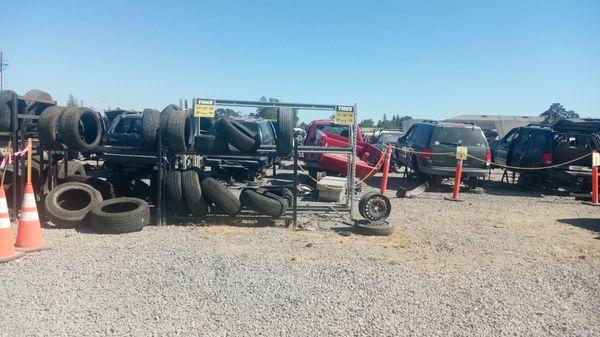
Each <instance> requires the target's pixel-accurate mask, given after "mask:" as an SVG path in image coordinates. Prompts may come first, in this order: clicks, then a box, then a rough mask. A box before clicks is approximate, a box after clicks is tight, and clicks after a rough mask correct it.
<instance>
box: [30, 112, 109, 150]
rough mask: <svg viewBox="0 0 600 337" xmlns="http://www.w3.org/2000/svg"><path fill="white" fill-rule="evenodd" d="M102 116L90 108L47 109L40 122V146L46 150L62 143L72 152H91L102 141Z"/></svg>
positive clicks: (41, 115)
mask: <svg viewBox="0 0 600 337" xmlns="http://www.w3.org/2000/svg"><path fill="white" fill-rule="evenodd" d="M102 130H103V129H102V122H101V120H100V115H99V114H98V113H96V112H95V111H92V110H91V109H88V108H80V107H74V108H65V107H59V106H51V107H48V108H46V109H45V110H44V111H43V112H42V113H41V114H40V118H39V121H38V135H39V139H40V145H41V146H42V147H43V148H45V149H51V148H54V147H56V145H57V143H58V142H60V143H62V144H63V145H65V146H67V147H68V148H69V149H72V150H79V151H91V150H94V148H96V146H97V145H98V144H99V143H100V141H101V139H102V132H103V131H102Z"/></svg>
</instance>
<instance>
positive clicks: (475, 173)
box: [419, 166, 490, 178]
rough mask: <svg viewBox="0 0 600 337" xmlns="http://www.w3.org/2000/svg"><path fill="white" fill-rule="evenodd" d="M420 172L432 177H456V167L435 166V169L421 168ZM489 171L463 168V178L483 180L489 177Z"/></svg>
mask: <svg viewBox="0 0 600 337" xmlns="http://www.w3.org/2000/svg"><path fill="white" fill-rule="evenodd" d="M419 171H421V172H422V173H425V174H427V175H432V176H442V177H454V176H455V175H456V167H439V166H433V167H427V166H425V167H423V166H422V167H419ZM489 172H490V171H489V169H482V168H472V167H463V169H462V176H463V177H466V178H469V177H477V178H482V177H485V176H487V175H488V173H489Z"/></svg>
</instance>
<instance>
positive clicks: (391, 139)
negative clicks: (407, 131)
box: [377, 132, 402, 144]
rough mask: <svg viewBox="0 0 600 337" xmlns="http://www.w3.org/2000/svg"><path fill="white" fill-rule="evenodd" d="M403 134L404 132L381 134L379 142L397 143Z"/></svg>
mask: <svg viewBox="0 0 600 337" xmlns="http://www.w3.org/2000/svg"><path fill="white" fill-rule="evenodd" d="M401 135H402V133H400V132H390V133H384V134H382V135H381V136H379V139H378V140H377V142H378V143H380V144H388V143H395V142H396V141H397V140H398V138H399V137H400V136H401Z"/></svg>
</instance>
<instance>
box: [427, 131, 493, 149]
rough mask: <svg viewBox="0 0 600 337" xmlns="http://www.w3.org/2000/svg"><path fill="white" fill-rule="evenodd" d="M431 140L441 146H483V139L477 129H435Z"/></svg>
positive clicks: (481, 133)
mask: <svg viewBox="0 0 600 337" xmlns="http://www.w3.org/2000/svg"><path fill="white" fill-rule="evenodd" d="M433 140H434V142H436V143H437V144H443V145H463V146H485V137H484V136H483V132H481V129H478V128H456V127H454V128H436V132H435V134H434V137H433Z"/></svg>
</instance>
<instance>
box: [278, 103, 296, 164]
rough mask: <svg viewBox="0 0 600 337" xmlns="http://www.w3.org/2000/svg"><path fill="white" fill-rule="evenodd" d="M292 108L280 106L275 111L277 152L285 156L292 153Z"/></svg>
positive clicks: (293, 122)
mask: <svg viewBox="0 0 600 337" xmlns="http://www.w3.org/2000/svg"><path fill="white" fill-rule="evenodd" d="M294 124H295V116H294V109H292V108H287V107H281V108H279V110H278V111H277V141H276V143H275V144H276V145H277V154H278V155H280V156H287V155H289V154H290V153H292V150H293V147H294V146H293V144H294V143H293V140H294Z"/></svg>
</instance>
